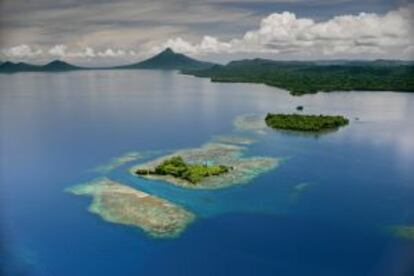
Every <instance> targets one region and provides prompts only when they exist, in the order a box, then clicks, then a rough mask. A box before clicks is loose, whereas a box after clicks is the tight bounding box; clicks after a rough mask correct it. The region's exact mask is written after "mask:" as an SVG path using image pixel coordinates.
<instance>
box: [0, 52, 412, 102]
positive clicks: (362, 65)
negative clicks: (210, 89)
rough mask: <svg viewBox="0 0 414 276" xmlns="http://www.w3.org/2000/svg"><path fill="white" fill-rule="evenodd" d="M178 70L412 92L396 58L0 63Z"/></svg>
mask: <svg viewBox="0 0 414 276" xmlns="http://www.w3.org/2000/svg"><path fill="white" fill-rule="evenodd" d="M136 69H157V70H179V71H181V72H182V73H184V74H189V75H193V76H197V77H206V78H210V79H211V80H212V81H214V82H248V83H263V84H266V85H269V86H275V87H279V88H282V89H286V90H288V91H290V92H291V94H293V95H302V94H308V93H317V92H320V91H321V92H330V91H402V92H414V62H413V61H400V60H374V61H364V60H362V61H361V60H321V61H275V60H267V59H247V60H236V61H231V62H229V63H228V64H226V65H218V64H214V63H210V62H205V61H199V60H196V59H193V58H190V57H188V56H186V55H184V54H180V53H175V52H174V51H173V50H171V49H170V48H167V49H165V50H164V51H162V52H161V53H159V54H157V55H155V56H153V57H151V58H149V59H147V60H144V61H141V62H138V63H134V64H129V65H123V66H114V67H101V68H86V67H80V66H76V65H72V64H69V63H67V62H64V61H60V60H55V61H52V62H50V63H47V64H45V65H33V64H29V63H24V62H19V63H13V62H10V61H7V62H4V63H0V73H17V72H65V71H75V70H136Z"/></svg>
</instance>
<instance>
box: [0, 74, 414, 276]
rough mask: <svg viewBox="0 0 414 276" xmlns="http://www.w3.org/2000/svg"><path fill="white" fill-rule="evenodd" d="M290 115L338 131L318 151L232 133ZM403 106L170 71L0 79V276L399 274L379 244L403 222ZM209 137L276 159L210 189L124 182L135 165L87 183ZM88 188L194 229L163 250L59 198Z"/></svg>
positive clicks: (410, 179)
mask: <svg viewBox="0 0 414 276" xmlns="http://www.w3.org/2000/svg"><path fill="white" fill-rule="evenodd" d="M297 105H303V106H304V107H305V112H308V113H328V114H337V113H338V114H343V115H346V116H348V117H349V118H350V119H351V124H350V125H349V126H347V127H345V128H342V129H340V130H339V131H337V132H333V133H329V134H327V135H323V136H319V137H315V136H309V135H297V134H292V133H288V132H279V131H270V130H268V131H266V132H265V133H252V132H240V131H238V130H236V129H235V128H234V125H233V121H234V119H235V118H236V117H237V116H240V115H243V114H251V113H253V114H265V113H266V112H269V111H270V112H293V111H295V107H296V106H297ZM412 106H414V94H408V93H405V94H404V93H391V92H390V93H387V92H379V93H374V92H358V93H329V94H317V95H309V96H303V97H292V96H290V95H289V94H288V93H287V92H284V91H280V90H278V89H275V88H270V87H266V86H262V85H249V84H219V83H210V82H209V81H208V80H206V79H197V78H193V77H190V76H182V75H179V74H176V73H173V72H159V71H114V72H111V71H101V72H99V71H96V72H92V71H91V72H71V73H58V74H46V73H25V74H14V75H0V115H1V116H0V133H1V140H0V147H1V148H0V152H1V155H0V158H1V159H0V160H1V163H0V164H1V166H0V170H1V171H0V177H1V187H0V189H1V194H0V196H1V200H0V204H1V209H0V210H1V211H0V212H1V225H0V227H1V236H0V238H1V243H0V244H1V262H2V263H1V264H2V265H1V266H2V268H3V270H4V272H6V275H19V274H20V275H97V274H101V275H130V274H138V273H140V274H141V275H166V274H168V275H310V272H312V275H327V276H328V275H329V276H331V275H356V276H358V275H375V276H376V275H381V276H382V275H384V276H388V275H397V276H398V275H401V276H410V275H413V274H412V273H413V265H412V264H413V263H414V243H413V242H412V241H409V240H403V239H399V238H395V237H392V236H390V235H388V233H386V231H384V230H383V227H384V226H388V225H393V224H414V213H413V210H414V208H413V207H414V173H413V170H412V168H413V167H414V124H412V122H411V121H412V118H413V117H414V110H413V109H412ZM355 118H358V120H355ZM219 135H248V136H250V137H252V138H254V139H255V140H257V143H254V144H252V145H248V146H247V150H246V155H247V156H267V157H276V158H282V159H283V161H282V162H281V164H280V165H279V167H278V168H277V169H275V170H272V171H270V172H267V173H264V174H262V175H260V176H258V177H257V178H255V179H254V180H253V181H251V182H250V183H248V184H245V185H240V186H234V187H231V188H227V189H223V190H215V191H189V190H184V189H181V188H178V187H175V186H172V185H169V184H165V183H163V182H153V181H146V180H143V179H139V178H136V177H134V176H132V175H130V174H129V173H128V172H127V170H128V168H129V167H130V166H131V165H133V164H135V162H131V163H126V164H123V165H121V166H117V167H116V168H114V169H113V170H110V171H106V172H103V171H102V170H101V171H94V170H92V169H93V168H95V167H97V166H100V165H103V164H106V163H108V162H109V161H110V160H111V159H112V158H115V157H118V156H122V155H124V154H126V153H129V152H135V151H137V152H147V151H151V154H152V155H149V156H147V157H145V158H146V159H144V160H148V159H151V158H153V157H156V156H160V155H162V154H164V153H167V152H170V151H171V150H177V149H183V148H190V147H199V146H201V145H202V144H204V143H207V142H210V141H212V139H213V138H214V137H215V136H219ZM102 175H106V176H108V177H110V178H111V179H114V180H118V181H120V182H123V183H126V184H128V185H131V186H134V187H139V188H140V189H142V190H145V191H147V192H150V193H153V194H156V195H159V196H163V197H165V198H167V199H169V200H171V201H174V202H177V203H179V204H181V205H183V206H185V207H187V208H188V209H189V210H191V211H193V212H194V213H195V214H196V215H197V216H198V219H197V220H196V221H195V222H194V223H193V224H192V225H190V226H189V227H188V228H187V230H186V231H185V232H184V233H183V234H182V235H181V236H180V237H179V238H177V239H173V240H157V239H151V238H148V236H147V235H145V234H144V233H143V232H142V231H140V230H139V229H136V228H132V227H125V226H122V225H116V224H110V223H106V222H104V221H102V220H101V219H100V218H99V217H97V216H96V215H93V214H91V213H88V212H87V210H86V209H87V206H88V205H89V203H90V199H89V198H86V197H78V196H74V195H71V194H68V193H65V192H64V189H65V188H67V187H70V186H72V185H76V184H79V183H82V182H86V181H89V180H91V179H94V178H96V177H99V176H102ZM301 183H309V184H308V185H307V186H306V187H307V188H306V189H304V191H302V192H300V193H297V188H296V187H297V185H298V184H301Z"/></svg>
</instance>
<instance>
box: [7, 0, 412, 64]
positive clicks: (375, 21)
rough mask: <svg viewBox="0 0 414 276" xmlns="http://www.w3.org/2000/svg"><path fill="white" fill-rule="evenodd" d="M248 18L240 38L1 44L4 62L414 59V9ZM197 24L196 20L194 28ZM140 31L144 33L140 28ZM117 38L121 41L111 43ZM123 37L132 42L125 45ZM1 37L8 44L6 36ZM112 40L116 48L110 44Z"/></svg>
mask: <svg viewBox="0 0 414 276" xmlns="http://www.w3.org/2000/svg"><path fill="white" fill-rule="evenodd" d="M298 1H299V2H300V0H298ZM246 2H248V1H246ZM226 3H227V2H226ZM229 3H231V1H230V2H229ZM0 11H1V10H0ZM243 15H244V16H243ZM249 15H251V14H250V13H246V12H245V11H240V10H237V13H236V14H234V13H233V15H232V17H231V20H229V21H225V26H227V27H228V28H229V29H232V28H233V26H234V29H236V28H237V27H238V26H240V25H241V26H250V27H246V28H244V29H245V30H244V31H243V30H241V31H239V32H235V34H232V33H230V34H227V33H226V34H223V33H222V32H220V30H219V29H218V30H214V29H213V30H208V31H207V30H204V33H205V35H202V33H198V34H197V35H193V34H191V33H192V31H191V29H190V28H188V27H186V29H187V30H188V31H186V32H179V31H177V30H174V29H173V27H172V25H171V24H170V25H169V26H164V27H163V31H162V32H161V33H162V35H159V36H154V37H152V36H148V37H146V38H145V39H137V40H136V41H135V40H134V41H130V40H129V39H130V38H131V37H132V34H133V33H134V28H128V32H127V34H125V33H123V32H124V31H123V30H119V31H118V32H117V30H116V29H115V30H112V31H111V32H109V30H108V29H107V28H105V27H104V28H103V29H100V30H99V32H94V33H93V34H90V35H89V38H90V39H89V40H84V43H79V41H76V38H75V37H74V38H71V39H68V38H66V37H65V39H61V40H60V39H59V36H56V40H52V41H53V42H55V43H51V41H47V42H45V43H36V42H35V41H33V40H28V41H24V40H21V39H19V41H22V43H21V44H17V45H10V46H9V47H4V45H3V43H2V44H0V60H12V61H34V62H36V61H37V62H42V61H47V60H51V59H62V60H67V61H72V62H81V63H82V62H92V63H97V64H99V63H126V62H131V60H140V59H144V58H146V57H149V56H151V55H153V54H156V53H157V52H160V51H162V50H163V49H164V48H167V47H170V48H172V49H173V50H175V51H177V52H182V53H185V54H189V55H192V56H195V57H202V58H205V59H210V58H213V59H214V57H216V60H217V57H225V58H224V60H225V59H226V57H238V58H240V57H254V56H259V57H267V58H274V59H339V58H344V59H377V58H381V59H411V60H412V59H414V33H413V27H412V26H414V4H406V5H404V6H402V7H400V8H396V9H393V10H389V11H387V12H385V13H383V14H380V13H373V12H370V13H365V12H359V13H355V14H337V15H335V16H331V17H326V18H323V19H319V20H318V19H315V18H312V17H309V16H300V15H297V14H296V13H294V12H289V11H284V12H274V13H271V14H267V15H264V16H263V17H261V18H256V21H257V23H256V24H255V25H253V24H251V21H252V19H251V17H249ZM56 18H58V17H56ZM180 20H182V19H180ZM186 20H190V19H189V18H187V19H186ZM216 20H219V21H220V22H221V23H220V24H224V23H223V22H222V20H223V18H222V16H219V15H217V18H216ZM244 21H246V22H244ZM243 22H244V23H245V24H243ZM248 22H249V23H248ZM186 24H187V23H186ZM193 24H194V23H193V22H192V21H191V24H190V25H191V26H192V25H193ZM203 24H204V23H203ZM205 24H212V23H211V22H208V23H205ZM105 26H106V25H105ZM151 26H152V25H151ZM165 28H167V29H165ZM168 28H170V29H168ZM196 29H197V28H196ZM197 30H198V29H197ZM136 32H137V33H139V29H137V30H136ZM215 32H216V34H215ZM155 33H157V32H155ZM206 33H208V34H206ZM113 34H115V35H117V36H116V37H113V38H111V36H113ZM151 34H152V33H151ZM157 34H158V33H157ZM186 34H188V35H186ZM190 34H191V35H190ZM152 35H153V34H152ZM124 36H127V37H128V39H125V40H123V39H122V38H123V37H124ZM2 37H4V39H7V36H5V35H4V34H3V35H2ZM49 38H50V36H49V37H48V39H49ZM92 38H93V39H92ZM140 38H142V37H140ZM111 39H113V41H116V42H117V43H112V44H111V43H107V41H111Z"/></svg>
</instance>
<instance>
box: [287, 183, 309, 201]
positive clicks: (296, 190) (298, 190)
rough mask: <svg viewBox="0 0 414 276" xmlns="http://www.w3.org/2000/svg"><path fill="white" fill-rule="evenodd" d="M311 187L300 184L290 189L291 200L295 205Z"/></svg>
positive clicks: (306, 184) (307, 184)
mask: <svg viewBox="0 0 414 276" xmlns="http://www.w3.org/2000/svg"><path fill="white" fill-rule="evenodd" d="M311 187H312V183H309V182H302V183H299V184H297V185H295V186H294V187H293V189H292V193H291V200H292V202H294V203H296V202H297V201H298V200H299V198H300V197H301V196H302V194H304V193H305V192H307V191H308V190H309V189H310V188H311Z"/></svg>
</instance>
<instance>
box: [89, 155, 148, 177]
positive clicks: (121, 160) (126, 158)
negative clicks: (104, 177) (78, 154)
mask: <svg viewBox="0 0 414 276" xmlns="http://www.w3.org/2000/svg"><path fill="white" fill-rule="evenodd" d="M144 156H145V155H144V154H143V153H140V152H128V153H126V154H124V155H122V156H119V157H115V158H112V159H111V161H109V162H108V163H107V164H104V165H101V166H98V167H96V168H93V169H92V171H95V172H101V173H107V172H110V171H112V170H113V169H116V168H118V167H120V166H122V165H124V164H126V163H129V162H132V161H136V160H139V159H142V158H144Z"/></svg>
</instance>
